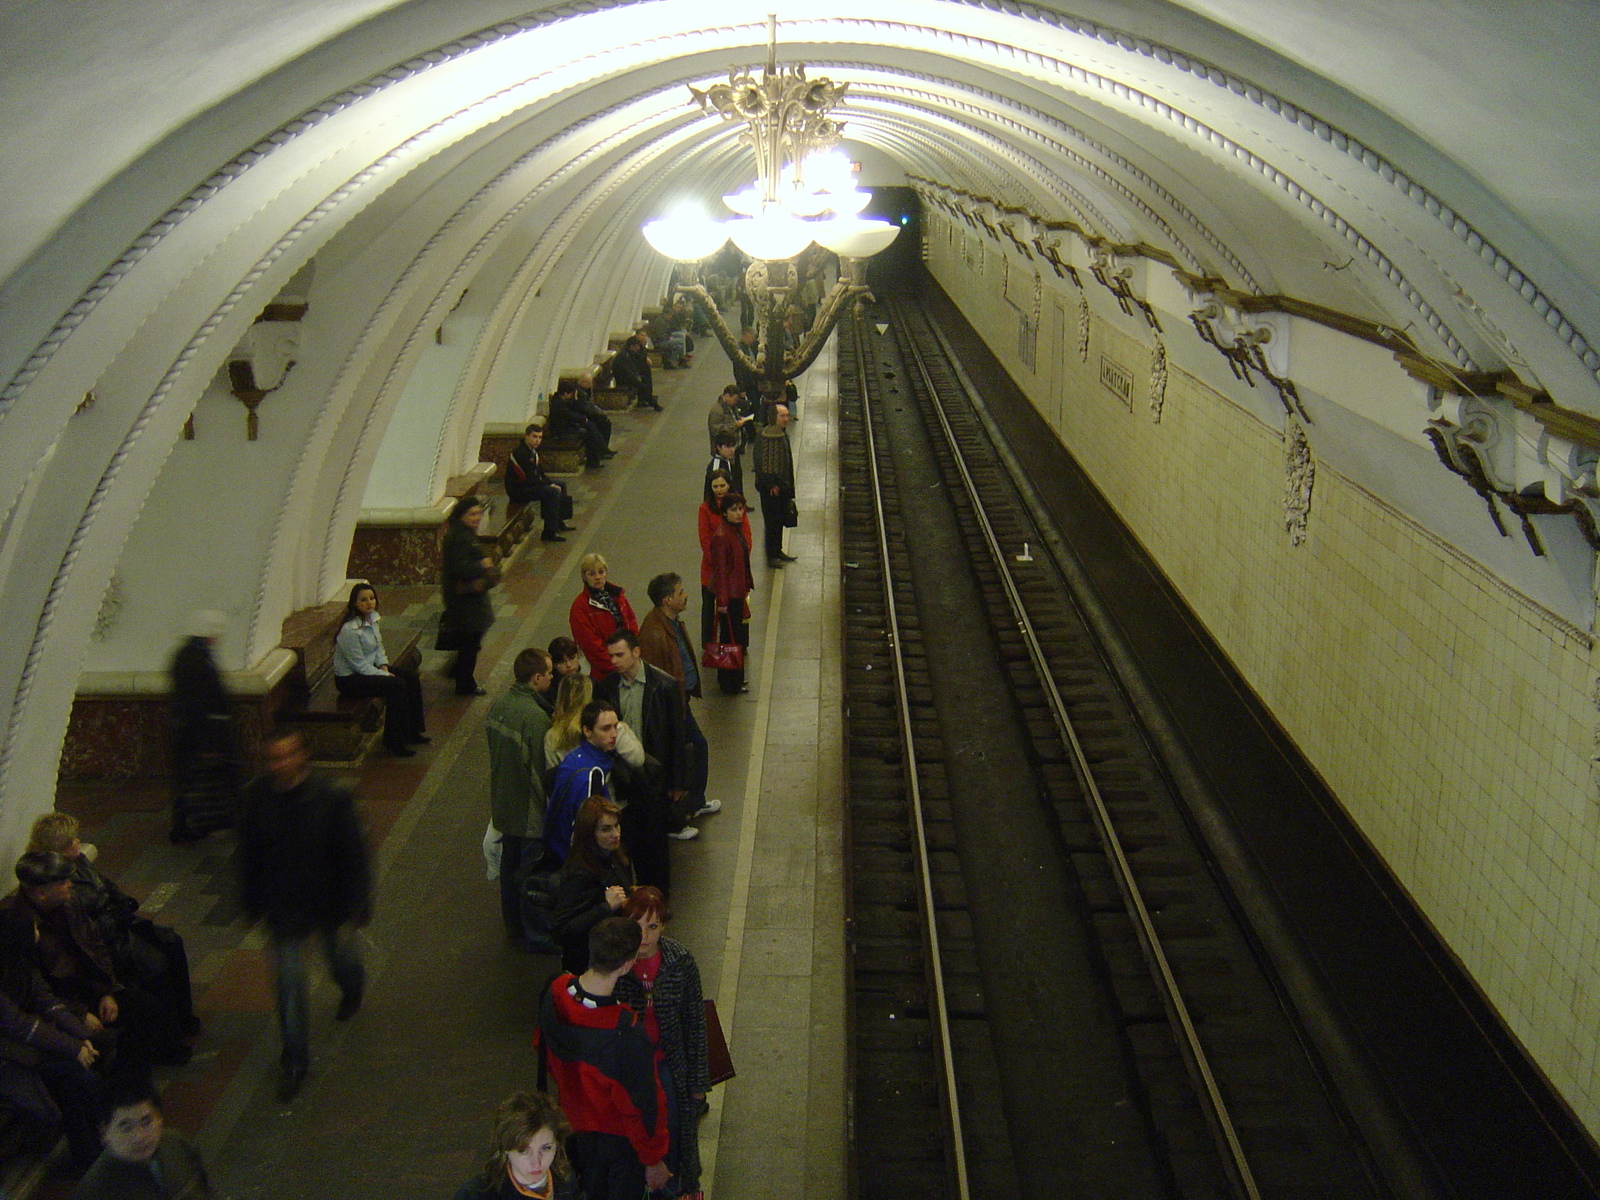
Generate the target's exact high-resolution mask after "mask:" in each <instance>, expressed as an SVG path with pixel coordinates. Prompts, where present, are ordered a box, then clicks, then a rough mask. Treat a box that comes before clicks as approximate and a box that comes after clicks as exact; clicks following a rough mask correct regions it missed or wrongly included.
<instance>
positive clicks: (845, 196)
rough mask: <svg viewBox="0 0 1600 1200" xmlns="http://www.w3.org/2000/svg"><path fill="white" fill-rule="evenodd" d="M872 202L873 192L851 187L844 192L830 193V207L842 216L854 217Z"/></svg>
mask: <svg viewBox="0 0 1600 1200" xmlns="http://www.w3.org/2000/svg"><path fill="white" fill-rule="evenodd" d="M871 203H872V193H871V192H864V191H861V190H860V189H858V188H855V187H851V188H849V189H848V190H846V191H842V192H829V193H828V207H829V208H831V209H832V210H833V211H834V212H836V213H838V214H839V215H840V216H845V217H853V216H856V215H857V214H858V213H860V212H861V210H862V209H863V208H865V207H866V206H867V205H869V204H871Z"/></svg>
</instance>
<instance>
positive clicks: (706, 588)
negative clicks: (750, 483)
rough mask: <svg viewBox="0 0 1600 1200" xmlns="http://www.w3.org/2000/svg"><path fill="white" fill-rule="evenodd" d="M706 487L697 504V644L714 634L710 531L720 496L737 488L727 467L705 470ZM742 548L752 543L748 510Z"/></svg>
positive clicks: (717, 516)
mask: <svg viewBox="0 0 1600 1200" xmlns="http://www.w3.org/2000/svg"><path fill="white" fill-rule="evenodd" d="M706 489H707V491H708V492H709V493H710V496H709V497H708V499H707V500H706V502H705V503H704V504H702V505H701V506H700V517H699V521H700V644H701V645H702V646H703V645H705V644H706V643H707V642H709V641H711V640H712V639H713V638H714V637H715V636H716V629H715V626H716V616H717V598H716V596H715V595H714V594H713V593H712V591H711V535H712V534H713V533H715V532H716V531H717V526H718V525H721V524H722V510H721V505H722V498H723V497H724V496H726V495H727V494H728V493H729V492H736V491H738V490H739V489H738V488H736V487H734V486H733V479H732V477H731V476H730V475H729V473H728V472H727V471H724V470H720V469H719V470H715V471H710V472H708V473H707V474H706ZM741 528H742V529H743V531H744V544H745V549H746V550H748V549H749V548H750V547H751V546H752V545H754V544H755V541H754V537H753V534H752V531H751V529H750V514H749V513H746V514H745V518H744V525H743V526H742V527H741Z"/></svg>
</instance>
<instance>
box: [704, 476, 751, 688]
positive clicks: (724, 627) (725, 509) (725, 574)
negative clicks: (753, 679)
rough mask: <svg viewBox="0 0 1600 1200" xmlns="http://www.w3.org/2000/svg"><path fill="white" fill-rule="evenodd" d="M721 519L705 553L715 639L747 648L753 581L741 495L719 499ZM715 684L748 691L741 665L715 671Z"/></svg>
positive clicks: (748, 646) (746, 650) (747, 522)
mask: <svg viewBox="0 0 1600 1200" xmlns="http://www.w3.org/2000/svg"><path fill="white" fill-rule="evenodd" d="M721 509H722V520H721V521H720V522H718V524H717V527H716V529H714V530H713V531H712V533H711V545H710V548H709V551H708V556H709V557H710V559H711V595H712V599H713V600H714V601H715V603H716V630H717V636H716V637H715V638H714V640H716V641H719V642H720V641H722V640H723V638H724V637H731V639H732V640H733V641H735V642H738V643H739V645H741V646H743V647H744V649H745V653H746V654H748V653H749V651H750V629H749V626H747V625H746V624H745V622H746V621H747V620H748V619H749V617H750V605H749V604H748V603H746V601H745V597H747V596H748V595H749V594H750V593H751V592H753V591H755V580H754V579H753V578H752V577H751V575H750V543H749V541H748V540H747V539H748V537H749V532H748V529H749V521H748V520H747V519H746V514H747V510H746V508H745V503H744V497H743V496H741V495H740V494H739V493H738V492H729V493H728V494H727V495H726V496H724V497H723V498H722V501H721ZM717 686H718V687H720V688H721V689H722V690H723V692H724V693H725V694H726V695H729V696H733V695H737V694H738V693H740V692H747V691H749V690H750V688H749V686H748V685H747V684H746V683H745V681H744V667H743V666H742V665H741V666H740V667H739V669H738V670H736V671H731V670H720V669H719V670H718V671H717Z"/></svg>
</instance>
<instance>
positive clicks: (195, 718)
mask: <svg viewBox="0 0 1600 1200" xmlns="http://www.w3.org/2000/svg"><path fill="white" fill-rule="evenodd" d="M221 632H222V616H221V614H220V613H213V612H203V613H198V614H196V616H195V632H194V633H193V634H192V635H191V636H189V637H188V638H187V639H185V641H184V643H183V645H182V646H180V647H178V652H177V653H176V654H174V655H173V656H172V665H171V667H170V676H171V680H172V691H171V692H170V693H169V699H168V706H169V719H170V727H171V734H172V740H171V746H172V827H171V831H170V836H171V838H172V840H173V841H174V842H189V841H193V840H195V839H196V838H202V837H205V835H206V834H208V833H210V832H211V831H212V830H213V829H225V828H227V827H228V826H229V825H231V824H233V809H234V806H235V804H236V803H237V800H238V790H239V756H238V753H237V751H236V750H235V748H234V740H233V710H232V706H231V705H230V704H229V703H228V691H227V689H226V688H225V687H223V685H222V672H220V671H218V670H217V664H216V661H215V660H214V659H213V658H212V657H211V647H212V645H213V644H214V643H215V642H216V640H217V637H218V635H219V634H221Z"/></svg>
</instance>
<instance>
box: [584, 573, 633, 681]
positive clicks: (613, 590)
mask: <svg viewBox="0 0 1600 1200" xmlns="http://www.w3.org/2000/svg"><path fill="white" fill-rule="evenodd" d="M578 570H579V573H580V574H582V576H583V591H581V592H579V593H578V597H577V599H575V600H574V601H573V602H572V611H571V612H570V613H568V614H567V619H568V621H569V622H570V624H571V625H572V640H573V641H575V642H577V643H578V649H580V650H582V651H583V656H584V657H585V658H587V659H588V660H589V677H590V678H591V679H593V680H594V681H595V682H596V683H599V682H600V681H601V680H602V679H604V678H605V677H606V676H607V675H609V674H611V655H610V654H609V653H607V651H606V639H607V638H608V637H610V636H611V635H612V634H613V633H616V632H617V630H619V629H628V630H632V631H633V632H634V633H638V632H639V622H638V619H637V618H635V617H634V615H633V606H632V605H630V604H629V603H628V597H627V596H626V594H624V592H623V590H622V589H621V588H620V587H618V586H617V585H616V584H614V583H607V582H606V560H605V559H603V558H601V557H600V556H599V555H598V554H585V555H584V556H583V561H582V562H580V563H579V564H578Z"/></svg>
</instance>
